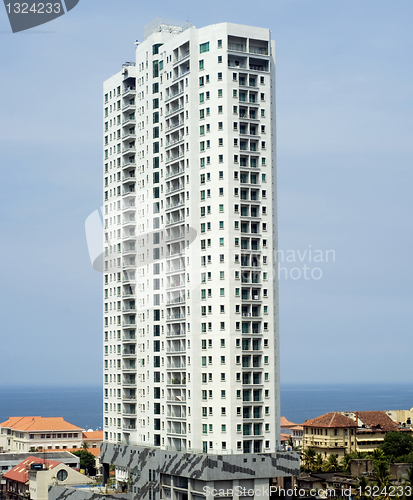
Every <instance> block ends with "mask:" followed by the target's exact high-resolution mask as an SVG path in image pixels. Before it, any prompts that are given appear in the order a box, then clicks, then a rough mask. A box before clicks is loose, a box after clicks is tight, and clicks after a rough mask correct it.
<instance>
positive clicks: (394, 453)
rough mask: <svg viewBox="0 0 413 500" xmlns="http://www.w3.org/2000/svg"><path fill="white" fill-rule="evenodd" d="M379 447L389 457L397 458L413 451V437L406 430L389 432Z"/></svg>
mask: <svg viewBox="0 0 413 500" xmlns="http://www.w3.org/2000/svg"><path fill="white" fill-rule="evenodd" d="M379 448H380V449H381V450H382V451H383V453H384V454H385V455H386V457H387V458H389V459H393V460H396V459H397V458H398V457H402V456H405V455H409V454H410V453H412V452H413V437H412V436H410V435H409V434H407V433H405V432H387V433H386V435H385V436H384V441H383V443H382V444H381V445H380V447H379Z"/></svg>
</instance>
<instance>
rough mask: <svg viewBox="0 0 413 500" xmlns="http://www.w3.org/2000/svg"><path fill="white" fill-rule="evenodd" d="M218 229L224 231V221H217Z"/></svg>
mask: <svg viewBox="0 0 413 500" xmlns="http://www.w3.org/2000/svg"><path fill="white" fill-rule="evenodd" d="M219 228H220V229H224V221H223V220H220V221H219Z"/></svg>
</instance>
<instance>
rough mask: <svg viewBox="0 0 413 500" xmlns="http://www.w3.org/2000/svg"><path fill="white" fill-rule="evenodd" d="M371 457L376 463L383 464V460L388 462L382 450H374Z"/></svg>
mask: <svg viewBox="0 0 413 500" xmlns="http://www.w3.org/2000/svg"><path fill="white" fill-rule="evenodd" d="M371 456H372V458H373V460H375V461H376V462H382V461H383V460H386V456H385V454H384V452H383V450H381V449H380V448H374V450H373V451H372V452H371Z"/></svg>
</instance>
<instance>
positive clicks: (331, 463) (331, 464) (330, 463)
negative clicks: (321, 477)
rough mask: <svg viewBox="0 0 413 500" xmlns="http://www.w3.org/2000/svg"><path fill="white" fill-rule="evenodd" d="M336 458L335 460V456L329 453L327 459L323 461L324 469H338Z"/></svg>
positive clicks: (327, 470) (329, 470)
mask: <svg viewBox="0 0 413 500" xmlns="http://www.w3.org/2000/svg"><path fill="white" fill-rule="evenodd" d="M338 467H339V465H338V460H337V457H336V456H335V455H333V454H332V455H329V456H328V458H327V460H326V461H325V463H324V470H325V471H326V472H333V471H336V470H338Z"/></svg>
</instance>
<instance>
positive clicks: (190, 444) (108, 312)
mask: <svg viewBox="0 0 413 500" xmlns="http://www.w3.org/2000/svg"><path fill="white" fill-rule="evenodd" d="M274 66H275V62H274V46H273V43H272V42H271V39H270V32H269V30H267V29H261V28H253V27H249V26H240V25H235V24H230V23H222V24H217V25H212V26H207V27H205V28H201V29H195V28H193V27H192V25H191V24H189V25H185V26H177V25H176V23H168V22H161V21H160V20H157V21H155V22H154V23H152V24H151V25H148V26H147V27H146V28H145V30H144V40H143V42H142V43H139V42H137V43H136V62H132V63H131V62H128V63H125V64H124V65H123V68H122V71H120V72H119V73H118V74H116V75H114V76H113V77H111V78H110V79H109V80H107V81H106V82H105V84H104V104H103V108H104V131H103V134H104V228H105V229H104V231H105V241H104V440H105V442H106V443H107V444H106V445H105V446H106V447H105V446H104V456H105V454H106V457H108V456H109V455H110V454H111V453H112V452H113V450H115V449H117V448H116V446H115V445H121V446H124V445H129V446H130V447H131V449H132V448H133V447H138V448H137V449H148V448H146V447H151V448H149V449H154V450H156V449H158V450H167V451H168V452H172V453H174V452H186V453H191V454H193V455H194V456H198V454H199V456H202V454H208V456H210V455H214V454H215V455H223V454H225V455H226V458H227V459H228V457H230V456H231V457H235V456H237V455H239V456H242V457H245V456H249V454H252V456H253V455H254V454H257V453H260V454H263V455H262V456H265V454H268V457H270V456H271V455H270V454H275V452H276V451H277V450H278V448H279V444H280V442H279V417H280V415H279V340H278V280H277V272H276V270H274V265H275V263H274V258H275V251H276V250H277V213H276V169H275V81H274V74H275V72H274V69H275V68H274ZM178 454H179V453H178ZM169 456H170V455H169ZM174 456H176V455H174ZM165 457H166V455H165ZM112 458H113V457H112ZM263 460H264V459H263ZM118 465H119V464H118ZM273 465H274V464H273ZM290 466H291V467H292V468H293V467H296V465H293V464H290ZM260 467H261V468H265V467H264V465H263V464H261V463H260V465H258V463H257V468H260ZM154 470H155V469H154ZM149 474H150V473H149ZM184 475H185V474H184ZM279 475H280V476H281V475H283V474H282V473H280V474H279ZM136 484H137V483H136Z"/></svg>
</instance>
